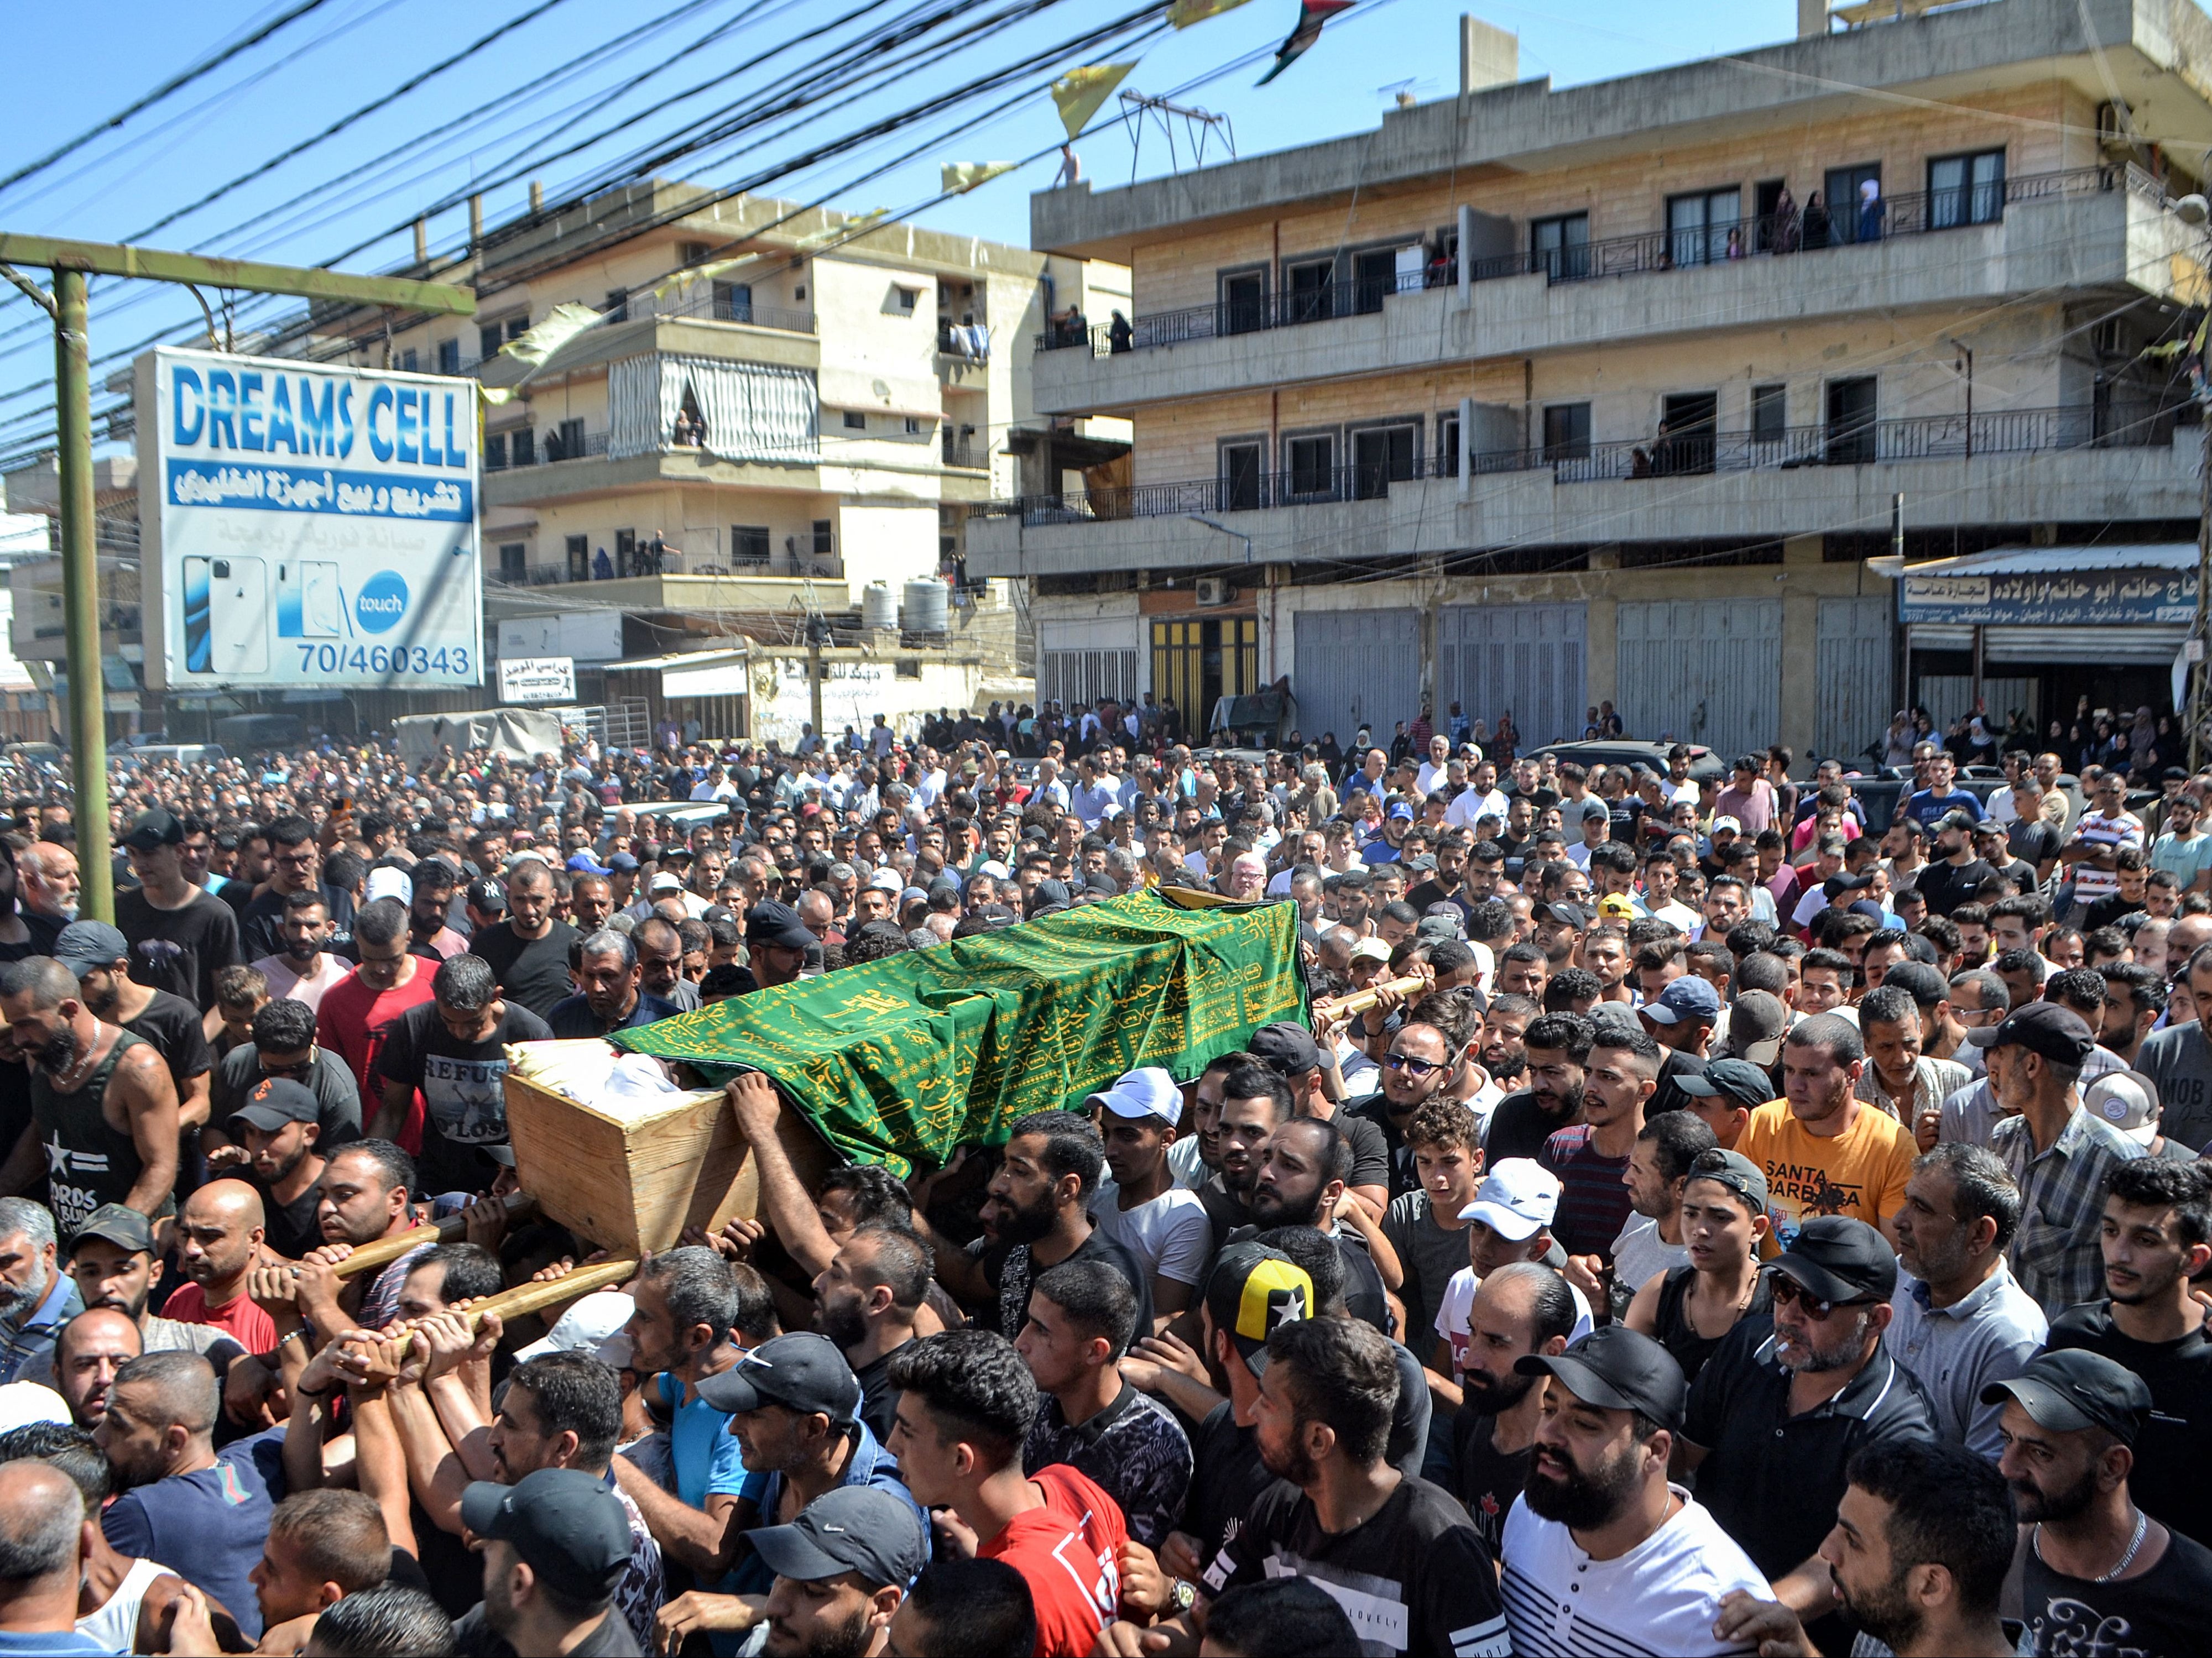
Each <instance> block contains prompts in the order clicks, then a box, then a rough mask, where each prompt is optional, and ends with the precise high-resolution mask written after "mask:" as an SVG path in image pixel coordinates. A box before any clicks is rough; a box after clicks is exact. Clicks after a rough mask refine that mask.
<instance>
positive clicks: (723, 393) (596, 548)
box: [316, 180, 1128, 732]
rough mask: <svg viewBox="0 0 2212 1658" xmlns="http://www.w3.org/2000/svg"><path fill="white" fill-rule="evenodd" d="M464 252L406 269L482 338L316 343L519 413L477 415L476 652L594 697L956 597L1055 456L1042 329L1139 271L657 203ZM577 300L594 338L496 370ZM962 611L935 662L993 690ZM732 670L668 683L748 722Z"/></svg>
mask: <svg viewBox="0 0 2212 1658" xmlns="http://www.w3.org/2000/svg"><path fill="white" fill-rule="evenodd" d="M778 221H784V222H778ZM848 236H849V237H850V240H846V238H847V237H848ZM472 244H473V245H472V248H471V252H469V253H468V254H467V255H465V257H464V258H461V259H459V261H457V262H454V263H451V264H442V263H433V262H432V261H430V260H429V259H428V258H422V257H420V250H419V248H418V258H417V261H416V265H415V267H414V270H416V271H418V272H426V273H428V274H429V275H432V276H435V277H436V278H437V279H439V280H441V281H447V282H463V283H467V284H471V285H473V286H475V287H476V288H477V290H478V293H479V295H480V302H479V309H478V312H477V315H476V316H474V317H471V318H465V319H456V318H440V319H410V321H408V323H407V325H404V326H398V327H395V328H393V329H392V330H391V331H386V323H385V319H383V318H381V317H380V316H375V315H372V314H369V313H364V312H358V311H356V312H347V313H338V314H333V315H331V316H327V317H320V316H319V317H318V318H317V319H316V331H317V333H318V335H319V337H321V338H322V339H323V340H324V341H326V342H330V343H335V344H338V345H342V346H343V348H344V349H345V351H346V355H348V356H349V359H350V360H351V361H355V362H356V363H360V364H362V365H364V366H369V367H381V366H386V365H387V364H388V365H389V366H390V367H397V368H408V369H416V370H421V371H423V372H432V373H447V374H468V375H472V376H474V377H476V378H477V379H479V380H481V381H482V382H483V384H484V385H485V386H489V387H495V388H507V389H508V390H509V391H510V392H512V393H513V395H512V397H511V398H510V399H509V400H507V401H506V402H504V403H500V404H487V406H486V408H485V410H484V446H483V454H484V476H483V507H482V514H483V517H482V534H483V555H484V568H485V579H486V582H487V585H488V592H487V595H486V605H485V616H486V624H487V634H488V635H491V636H488V637H487V640H486V645H487V647H488V649H489V650H491V651H492V653H494V654H500V653H504V654H508V655H539V654H562V655H572V656H574V657H575V658H576V659H577V666H578V670H579V685H578V692H579V696H580V699H581V700H582V701H587V702H590V701H600V700H602V699H603V698H604V696H605V695H606V694H607V686H606V683H605V678H604V675H605V670H606V668H607V667H608V666H609V665H611V664H613V663H615V662H617V660H628V661H630V662H633V663H635V662H642V661H646V660H648V659H651V660H654V661H658V660H659V659H660V658H662V657H674V656H678V655H680V654H681V653H683V652H684V649H685V641H686V640H687V639H695V638H696V639H699V640H702V641H703V640H708V639H714V640H719V641H723V642H724V644H725V645H726V641H727V639H728V636H729V635H733V634H738V633H744V632H748V631H750V632H753V633H755V634H757V635H763V636H764V637H768V638H775V639H795V638H796V637H797V635H798V630H799V626H800V624H801V623H803V620H804V617H805V615H806V613H807V612H808V611H810V610H817V609H818V610H821V611H823V612H824V613H826V614H828V615H829V616H830V617H831V618H832V620H833V621H835V622H836V623H839V624H840V625H841V626H842V625H845V624H846V623H848V621H849V618H848V617H847V616H845V614H844V613H845V612H847V611H848V610H851V609H852V608H853V607H854V606H857V605H858V604H860V601H861V598H862V597H863V594H864V592H865V590H866V588H867V587H868V586H869V585H870V584H872V583H875V582H883V583H885V584H888V586H889V589H890V593H891V595H892V596H893V597H894V598H896V597H897V596H898V595H900V594H901V592H902V588H903V584H905V583H906V582H907V581H908V580H915V579H933V578H937V577H939V576H940V575H942V576H944V577H945V578H947V579H951V580H956V581H957V580H958V578H959V577H960V574H961V569H960V561H961V557H962V554H963V545H964V540H965V535H966V519H967V516H968V513H969V511H970V509H971V508H972V507H975V506H976V505H979V504H981V503H982V502H985V501H989V500H992V499H994V498H1002V497H1005V496H1006V495H1012V494H1013V493H1015V492H1017V491H1018V490H1020V489H1023V488H1024V483H1023V477H1024V470H1025V469H1026V470H1027V471H1029V472H1030V473H1031V474H1035V472H1036V465H1037V462H1036V456H1037V455H1038V454H1039V453H1040V452H1048V451H1049V447H1050V445H1051V444H1052V442H1053V440H1054V434H1053V431H1052V429H1051V428H1052V427H1053V424H1054V423H1053V422H1041V421H1038V420H1036V418H1035V417H1034V415H1033V411H1032V410H1031V408H1030V403H1029V397H1028V378H1029V370H1030V352H1029V349H1028V343H1029V341H1030V338H1031V337H1034V336H1035V335H1036V333H1038V332H1039V331H1042V329H1043V328H1045V326H1046V325H1047V320H1048V316H1049V314H1050V313H1052V312H1053V311H1054V310H1059V311H1065V310H1066V308H1067V307H1070V306H1074V307H1079V308H1080V307H1085V306H1091V307H1110V306H1113V305H1121V306H1125V307H1126V306H1127V303H1128V301H1127V274H1126V272H1122V271H1120V270H1113V269H1109V268H1105V267H1101V266H1097V265H1096V264H1091V263H1089V262H1086V261H1082V260H1066V259H1061V258H1053V257H1048V256H1045V255H1041V254H1036V253H1032V252H1030V251H1028V250H1027V249H1024V248H1018V247H1009V246H1001V245H1000V244H997V243H993V242H987V241H983V240H979V239H976V238H974V237H969V236H960V235H953V234H947V233H944V232H939V231H933V230H929V229H927V228H922V227H921V226H919V225H912V224H904V223H902V224H897V225H893V226H887V227H883V228H877V229H872V230H866V231H863V232H861V233H860V234H853V228H852V227H851V226H850V225H849V223H848V220H847V219H846V217H845V216H843V215H841V214H837V213H834V212H827V211H823V210H807V211H805V212H799V211H798V210H797V205H796V204H795V203H788V202H781V201H776V200H773V199H767V198H758V197H741V198H738V199H735V200H731V201H714V200H712V199H711V198H710V197H709V193H708V192H707V191H702V190H700V189H698V188H696V187H694V186H691V185H682V184H675V183H670V182H665V181H661V180H653V181H650V182H644V183H640V184H637V185H630V186H626V187H623V188H619V189H616V190H612V191H607V192H605V193H604V194H602V195H599V196H598V197H592V199H591V200H589V201H588V202H586V203H582V204H581V205H580V206H576V207H574V208H570V209H565V210H559V211H553V212H547V211H533V212H532V213H531V214H529V215H527V216H525V217H523V218H521V219H520V220H518V221H517V222H514V223H513V224H512V225H509V226H506V227H495V228H493V229H492V230H491V231H490V232H489V234H478V235H477V236H475V237H473V238H472ZM748 254H750V255H753V256H755V257H753V258H751V259H750V260H749V261H745V262H743V263H740V264H736V265H734V266H729V265H727V264H726V262H728V261H731V260H733V259H734V260H743V259H744V256H745V255H748ZM702 261H711V263H712V264H713V266H714V267H715V268H714V269H712V270H709V271H708V273H707V274H705V275H704V276H702V277H701V278H699V279H696V280H687V281H685V282H681V283H678V284H674V285H671V284H669V283H668V282H667V280H666V279H667V278H668V277H669V276H671V273H673V272H676V271H678V270H687V269H690V268H692V267H696V266H698V265H700V264H701V263H702ZM564 304H581V305H584V306H587V307H590V308H591V309H592V310H594V311H599V312H600V313H603V315H604V320H603V321H601V322H600V323H599V324H597V325H594V326H592V327H591V328H589V329H587V330H586V331H583V332H581V333H580V334H578V335H576V336H575V337H574V338H573V339H571V340H570V341H568V343H566V344H564V345H563V346H562V347H561V348H560V349H558V350H556V352H555V353H554V354H553V355H551V356H550V358H548V359H547V360H546V361H544V362H543V363H542V364H541V365H539V366H538V367H536V368H534V369H532V368H528V367H526V366H525V365H524V364H523V363H521V362H519V361H515V360H514V359H513V358H512V357H507V356H502V355H500V353H501V347H502V346H504V345H505V344H507V343H509V342H511V341H513V340H515V339H517V338H519V337H521V336H522V335H523V334H524V333H526V331H528V330H529V329H530V328H531V327H532V325H536V324H538V323H542V322H544V320H545V319H546V318H547V317H548V315H549V314H550V313H551V312H552V311H553V309H554V308H555V307H556V306H561V305H564ZM317 355H321V353H320V352H318V353H317ZM1059 424H1060V427H1061V432H1060V443H1061V445H1062V446H1063V448H1067V447H1068V446H1071V445H1074V446H1079V447H1081V448H1082V449H1083V450H1084V451H1085V452H1090V451H1102V452H1106V453H1108V454H1111V455H1121V454H1126V452H1127V437H1126V428H1125V427H1123V428H1120V429H1118V430H1117V429H1116V423H1115V422H1110V421H1107V422H1080V423H1078V422H1060V423H1059ZM656 536H657V537H659V538H660V539H661V541H662V542H663V543H664V544H665V549H666V551H665V556H662V557H661V558H660V559H659V562H657V564H656V562H655V561H654V560H653V558H652V556H650V552H649V550H650V548H651V545H652V544H653V540H654V538H655V537H656ZM954 597H955V602H954V604H952V606H951V612H952V614H951V628H950V629H947V630H945V631H946V632H947V634H948V638H947V639H946V640H945V641H939V643H942V644H945V645H947V646H948V647H950V648H952V649H954V650H956V651H965V652H967V653H970V654H976V655H978V664H977V666H978V674H977V675H974V676H970V677H971V678H976V679H977V680H978V683H980V681H981V678H992V677H998V678H1003V677H1006V676H1007V675H1010V674H1011V673H1012V671H1013V668H1014V656H1015V649H1016V643H1015V641H1016V633H1017V626H1016V623H1017V618H1016V615H1015V612H1014V610H1013V609H1012V606H1011V604H1009V602H1008V593H1007V590H1006V584H1004V583H990V582H986V581H982V580H969V581H965V582H960V583H959V585H958V586H957V587H956V590H955V595H954ZM878 637H880V630H878ZM843 642H845V641H841V643H843ZM723 659H727V671H720V672H707V671H701V669H700V667H699V665H697V664H693V663H689V662H679V663H677V664H675V668H676V670H677V671H678V679H671V680H670V681H669V683H670V685H671V688H673V687H675V686H676V685H677V684H678V683H679V680H680V683H681V686H682V689H681V690H680V692H679V691H678V690H677V689H671V691H670V693H669V700H670V701H671V702H672V703H680V704H681V705H682V706H681V707H678V708H677V709H676V710H675V711H676V713H677V714H678V716H679V717H681V716H683V715H684V714H687V713H689V714H706V715H708V718H707V719H706V724H707V726H708V728H710V729H713V730H716V731H724V732H729V731H734V730H736V729H738V727H737V726H735V725H734V724H733V720H735V717H736V714H735V698H736V697H738V695H744V694H745V692H746V691H747V690H748V689H757V688H754V687H753V686H752V685H751V682H750V679H749V678H748V677H747V672H746V669H745V665H744V660H743V659H742V654H741V653H740V654H739V655H738V656H737V657H735V658H732V653H730V652H729V651H728V650H727V649H726V648H725V649H722V650H721V651H720V657H719V658H718V659H717V661H720V660H723ZM712 665H713V664H709V666H712ZM618 680H619V683H618V684H617V687H616V689H617V691H619V690H620V689H623V688H625V687H632V688H634V687H635V684H636V683H637V681H636V677H635V675H634V674H623V675H619V676H618ZM724 681H726V682H727V683H726V684H724V683H723V682H724ZM931 689H933V690H935V689H938V686H937V685H936V683H935V682H934V678H933V683H932V687H931ZM917 706H919V705H917ZM932 706H934V705H932ZM661 713H662V709H661V708H660V706H659V699H658V698H656V699H655V717H656V719H658V718H659V715H660V714H661Z"/></svg>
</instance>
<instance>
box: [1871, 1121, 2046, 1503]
mask: <svg viewBox="0 0 2212 1658" xmlns="http://www.w3.org/2000/svg"><path fill="white" fill-rule="evenodd" d="M1893 1224H1895V1226H1896V1228H1897V1258H1898V1264H1899V1266H1900V1267H1901V1268H1902V1269H1903V1270H1902V1271H1900V1272H1899V1274H1898V1279H1897V1293H1896V1294H1895V1295H1894V1296H1893V1297H1891V1305H1892V1306H1893V1308H1894V1309H1896V1313H1895V1317H1894V1319H1893V1321H1892V1322H1891V1324H1890V1327H1889V1351H1891V1352H1892V1353H1893V1355H1895V1357H1896V1358H1897V1361H1898V1363H1900V1364H1902V1365H1904V1366H1905V1369H1906V1370H1910V1371H1911V1372H1912V1374H1913V1375H1914V1376H1916V1377H1917V1378H1918V1379H1919V1382H1920V1385H1921V1387H1922V1388H1924V1389H1926V1390H1927V1394H1928V1399H1929V1405H1930V1406H1931V1407H1932V1410H1931V1414H1932V1415H1933V1417H1934V1419H1935V1424H1936V1433H1937V1435H1938V1436H1940V1437H1942V1438H1943V1439H1946V1440H1948V1441H1949V1442H1951V1443H1953V1444H1954V1445H1964V1446H1965V1447H1966V1448H1967V1449H1968V1450H1970V1451H1972V1452H1974V1453H1975V1454H1976V1455H1980V1456H1985V1457H1987V1458H1988V1459H1989V1460H1990V1461H1992V1462H1994V1461H1996V1460H1997V1457H1998V1455H2000V1454H2001V1453H2002V1451H2003V1449H2004V1441H2003V1436H2002V1435H2001V1434H2000V1433H1999V1432H1998V1430H1997V1423H1998V1418H2000V1417H2002V1415H2003V1414H2004V1411H2003V1407H2002V1406H2001V1405H1984V1404H1983V1403H1981V1396H1982V1389H1983V1388H1986V1387H1988V1386H1989V1385H1990V1383H1992V1382H2009V1381H2011V1380H2012V1378H2013V1377H2015V1376H2018V1375H2019V1374H2020V1373H2021V1371H2022V1370H2025V1369H2026V1368H2027V1362H2028V1360H2029V1359H2031V1358H2033V1357H2035V1355H2036V1354H2037V1352H2039V1351H2040V1350H2041V1349H2042V1346H2043V1342H2044V1338H2045V1335H2046V1334H2047V1333H2049V1330H2050V1325H2049V1322H2048V1321H2047V1320H2045V1317H2044V1315H2043V1309H2041V1308H2039V1307H2038V1306H2037V1305H2036V1304H2035V1303H2034V1301H2033V1299H2032V1298H2031V1297H2029V1296H2028V1294H2027V1291H2025V1290H2022V1289H2021V1287H2020V1285H2019V1284H2017V1283H2016V1282H2015V1280H2014V1278H2013V1275H2012V1271H2011V1269H2010V1268H2009V1267H2008V1266H2006V1265H2005V1258H2004V1252H2005V1246H2006V1245H2007V1244H2008V1243H2010V1242H2012V1235H2013V1231H2014V1230H2015V1228H2016V1227H2017V1226H2018V1225H2019V1224H2020V1188H2019V1187H2016V1186H2015V1185H2014V1184H2013V1181H2012V1176H2011V1175H2009V1174H2008V1173H2007V1172H2006V1171H2005V1166H2004V1164H2003V1163H2000V1162H1999V1161H1998V1160H1997V1158H1996V1154H1995V1153H1993V1152H1990V1151H1984V1150H1983V1148H1981V1147H1980V1146H1978V1145H1956V1144H1947V1145H1938V1146H1937V1147H1936V1149H1935V1150H1934V1151H1930V1152H1928V1153H1927V1154H1926V1155H1925V1156H1923V1157H1920V1158H1919V1159H1918V1160H1917V1161H1916V1162H1915V1163H1913V1165H1912V1175H1911V1179H1909V1180H1908V1181H1905V1203H1904V1205H1903V1206H1902V1207H1900V1208H1899V1210H1898V1212H1897V1216H1896V1219H1895V1221H1894V1223H1893Z"/></svg>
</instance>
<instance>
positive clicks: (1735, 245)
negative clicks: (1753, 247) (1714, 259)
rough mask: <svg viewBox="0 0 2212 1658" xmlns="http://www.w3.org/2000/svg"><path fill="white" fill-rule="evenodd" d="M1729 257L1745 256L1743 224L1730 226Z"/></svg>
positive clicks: (1738, 257)
mask: <svg viewBox="0 0 2212 1658" xmlns="http://www.w3.org/2000/svg"><path fill="white" fill-rule="evenodd" d="M1727 257H1728V258H1731V259H1740V258H1742V257H1743V230H1742V228H1741V226H1732V227H1730V228H1729V239H1728V253H1727Z"/></svg>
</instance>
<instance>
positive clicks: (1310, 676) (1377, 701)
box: [1291, 610, 1421, 744]
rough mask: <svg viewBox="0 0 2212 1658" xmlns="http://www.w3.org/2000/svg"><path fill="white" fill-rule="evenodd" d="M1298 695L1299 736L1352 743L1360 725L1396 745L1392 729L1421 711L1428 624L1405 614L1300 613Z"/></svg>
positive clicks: (1294, 669)
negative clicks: (1422, 624) (1330, 736)
mask: <svg viewBox="0 0 2212 1658" xmlns="http://www.w3.org/2000/svg"><path fill="white" fill-rule="evenodd" d="M1295 620H1296V627H1295V629H1294V632H1293V635H1292V636H1293V638H1294V639H1295V640H1296V641H1297V656H1296V659H1295V660H1294V661H1293V663H1292V665H1291V695H1294V696H1296V697H1297V701H1298V730H1299V732H1300V733H1301V734H1303V735H1304V737H1305V738H1307V739H1309V740H1310V741H1313V742H1319V741H1320V740H1321V738H1322V733H1323V732H1335V733H1336V739H1337V741H1338V742H1340V743H1342V744H1350V742H1351V741H1352V732H1355V731H1357V730H1358V729H1359V727H1360V726H1368V727H1370V729H1371V730H1372V732H1373V733H1374V737H1375V740H1376V742H1378V743H1383V744H1388V742H1389V737H1390V731H1391V727H1392V726H1394V725H1395V724H1396V722H1397V721H1399V720H1407V721H1410V720H1413V716H1414V715H1416V714H1419V713H1420V711H1421V629H1420V619H1419V616H1416V615H1415V614H1414V612H1413V611H1412V610H1300V611H1299V612H1298V613H1297V617H1296V619H1295Z"/></svg>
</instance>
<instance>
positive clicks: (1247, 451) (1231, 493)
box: [1219, 443, 1267, 513]
mask: <svg viewBox="0 0 2212 1658" xmlns="http://www.w3.org/2000/svg"><path fill="white" fill-rule="evenodd" d="M1266 457H1267V450H1266V447H1265V446H1264V445H1261V444H1258V443H1225V444H1223V445H1222V446H1221V484H1220V490H1219V495H1220V507H1219V510H1220V511H1222V512H1225V513H1252V512H1257V511H1258V510H1259V508H1260V474H1261V471H1263V470H1264V468H1265V466H1266Z"/></svg>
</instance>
